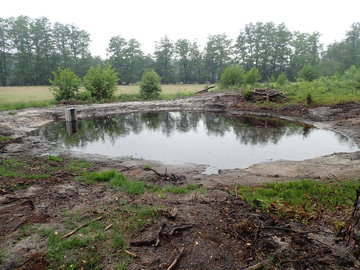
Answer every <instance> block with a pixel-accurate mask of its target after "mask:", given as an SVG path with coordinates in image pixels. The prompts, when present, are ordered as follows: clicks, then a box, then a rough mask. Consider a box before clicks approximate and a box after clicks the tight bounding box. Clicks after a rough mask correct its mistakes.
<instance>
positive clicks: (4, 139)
mask: <svg viewBox="0 0 360 270" xmlns="http://www.w3.org/2000/svg"><path fill="white" fill-rule="evenodd" d="M12 139H13V138H11V137H3V136H0V142H5V141H10V140H12Z"/></svg>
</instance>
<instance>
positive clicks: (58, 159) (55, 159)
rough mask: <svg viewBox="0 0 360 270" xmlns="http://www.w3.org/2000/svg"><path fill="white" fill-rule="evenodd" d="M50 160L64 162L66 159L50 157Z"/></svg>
mask: <svg viewBox="0 0 360 270" xmlns="http://www.w3.org/2000/svg"><path fill="white" fill-rule="evenodd" d="M48 159H49V160H51V161H55V162H58V163H60V162H63V161H64V159H62V158H61V157H58V156H48Z"/></svg>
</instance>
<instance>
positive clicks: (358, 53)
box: [0, 16, 360, 86]
mask: <svg viewBox="0 0 360 270" xmlns="http://www.w3.org/2000/svg"><path fill="white" fill-rule="evenodd" d="M319 38H320V34H319V33H318V32H314V33H303V32H299V31H290V30H289V29H288V28H287V27H286V25H285V24H283V23H282V24H275V23H272V22H267V23H261V22H258V23H250V24H247V25H245V27H243V28H242V29H241V30H240V33H239V35H238V36H237V38H236V39H235V40H233V39H231V38H229V37H228V36H227V35H226V34H217V35H210V36H209V37H208V39H207V41H206V44H205V46H204V47H203V48H202V47H201V46H200V45H199V44H198V43H197V42H196V41H190V40H188V39H178V40H176V41H173V40H171V39H170V38H169V37H167V36H164V37H162V38H161V39H160V40H159V41H157V42H155V46H154V52H153V54H152V55H149V54H145V53H144V52H143V51H142V49H141V44H140V43H139V42H138V41H137V40H135V39H129V40H126V39H124V38H123V37H121V36H114V37H112V38H111V39H110V41H109V44H108V47H107V56H108V57H107V59H101V58H100V57H94V56H92V55H91V54H90V52H89V45H90V42H91V40H90V35H89V33H88V32H87V31H85V30H82V29H79V28H78V27H77V26H75V25H72V24H61V23H57V22H56V23H51V22H50V21H49V20H48V19H47V18H45V17H41V18H35V19H32V18H29V17H26V16H19V17H16V18H13V17H11V18H0V85H2V86H6V85H47V84H49V78H51V76H52V71H54V70H56V69H57V68H58V67H60V68H63V69H64V68H69V69H71V70H72V71H74V72H75V73H76V74H77V75H78V76H80V77H83V76H84V75H85V74H86V72H87V71H88V70H89V69H90V68H91V67H94V66H96V65H104V64H111V65H112V66H113V68H114V69H115V70H116V71H117V73H118V75H119V78H120V79H119V82H118V83H120V84H132V83H136V82H138V81H139V80H140V78H141V75H142V74H143V72H144V71H145V70H147V69H154V70H155V71H156V72H157V73H158V74H159V75H160V76H161V80H162V83H215V82H217V81H218V80H219V79H220V75H221V74H222V72H223V71H224V70H225V68H226V67H227V66H230V65H241V66H242V67H243V68H244V70H245V71H249V70H252V69H253V70H254V68H256V69H257V70H258V71H259V72H260V74H261V81H271V80H273V81H274V80H276V79H277V78H278V77H279V76H280V75H281V76H284V74H285V76H286V78H287V79H288V80H290V81H294V80H296V78H297V77H298V76H299V72H300V71H301V70H302V69H303V68H304V67H311V68H313V69H315V70H316V71H317V72H318V73H319V75H326V76H329V75H334V74H343V73H344V71H345V70H347V69H349V68H350V67H351V66H357V67H359V66H360V23H354V24H353V25H351V27H350V29H349V30H348V31H347V32H346V36H345V38H344V40H342V41H337V42H334V43H332V44H330V45H329V46H328V47H327V49H326V50H325V49H324V46H323V45H322V44H321V43H320V41H319Z"/></svg>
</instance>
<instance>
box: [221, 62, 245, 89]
mask: <svg viewBox="0 0 360 270" xmlns="http://www.w3.org/2000/svg"><path fill="white" fill-rule="evenodd" d="M245 81H246V75H245V71H244V68H243V67H242V66H240V65H236V66H228V67H227V68H225V70H224V72H223V73H222V74H221V77H220V81H219V83H220V85H221V87H223V88H229V87H239V86H241V85H242V84H244V83H245Z"/></svg>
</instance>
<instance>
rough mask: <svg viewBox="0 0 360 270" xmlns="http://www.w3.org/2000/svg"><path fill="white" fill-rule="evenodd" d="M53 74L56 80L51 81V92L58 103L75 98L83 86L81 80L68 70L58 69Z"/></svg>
mask: <svg viewBox="0 0 360 270" xmlns="http://www.w3.org/2000/svg"><path fill="white" fill-rule="evenodd" d="M52 74H53V77H54V79H49V82H50V84H51V86H50V91H51V92H52V94H53V95H54V97H55V99H56V100H57V101H63V100H69V99H72V98H75V95H76V93H77V92H78V91H79V88H80V85H81V80H80V78H79V77H78V76H77V75H76V74H75V73H74V72H73V71H72V70H70V69H68V68H66V69H61V68H58V69H57V70H56V71H54V72H53V73H52Z"/></svg>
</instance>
